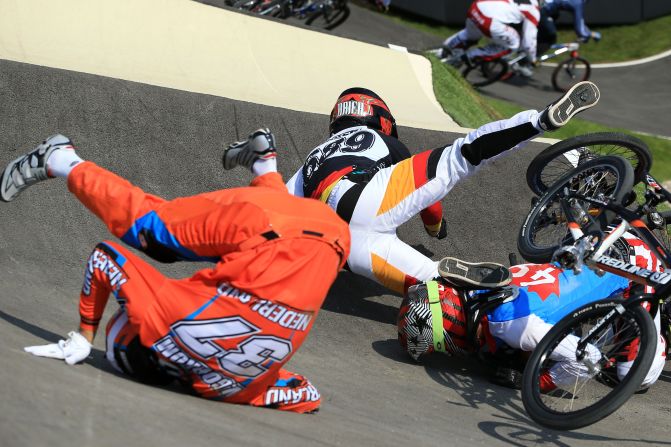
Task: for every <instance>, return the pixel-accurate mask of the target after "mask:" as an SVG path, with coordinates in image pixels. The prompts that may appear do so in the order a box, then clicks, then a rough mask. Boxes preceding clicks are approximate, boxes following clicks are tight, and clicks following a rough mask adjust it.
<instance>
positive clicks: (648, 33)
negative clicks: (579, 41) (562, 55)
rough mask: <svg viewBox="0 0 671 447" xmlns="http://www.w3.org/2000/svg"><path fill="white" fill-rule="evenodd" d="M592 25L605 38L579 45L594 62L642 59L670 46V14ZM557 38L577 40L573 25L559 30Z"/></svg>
mask: <svg viewBox="0 0 671 447" xmlns="http://www.w3.org/2000/svg"><path fill="white" fill-rule="evenodd" d="M592 29H593V30H594V31H599V32H600V33H601V35H602V40H601V41H600V42H590V43H588V44H586V45H583V46H581V47H580V52H581V53H582V55H583V56H585V58H587V59H588V60H589V61H590V62H592V63H597V62H621V61H627V60H632V59H640V58H643V57H647V56H652V55H654V54H658V53H661V52H663V51H666V50H668V49H669V48H671V15H669V16H666V17H660V18H658V19H654V20H650V21H647V22H641V23H638V24H636V25H623V26H609V27H597V26H595V27H593V28H592ZM558 40H559V41H560V42H570V41H573V40H575V33H574V32H573V29H565V30H560V31H559V33H558Z"/></svg>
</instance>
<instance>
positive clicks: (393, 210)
mask: <svg viewBox="0 0 671 447" xmlns="http://www.w3.org/2000/svg"><path fill="white" fill-rule="evenodd" d="M598 99H599V90H598V88H597V87H596V85H594V84H592V83H589V82H583V83H580V84H577V85H576V86H575V87H574V88H573V89H572V90H570V91H569V92H568V93H567V94H565V95H564V96H563V97H561V98H560V99H558V100H557V101H556V102H555V103H553V104H551V105H550V106H548V107H547V108H546V109H544V110H543V111H541V112H537V111H535V110H527V111H525V112H521V113H519V114H517V115H515V116H513V117H512V118H510V119H507V120H501V121H495V122H492V123H489V124H486V125H484V126H482V127H480V128H478V129H476V130H473V131H472V132H470V133H469V134H467V135H466V136H464V137H462V138H458V139H457V140H456V141H454V142H453V143H452V144H450V145H446V146H441V147H439V148H437V149H433V150H428V151H424V152H420V153H418V154H415V155H412V156H410V153H409V151H408V150H407V148H405V146H404V145H403V144H402V143H400V142H399V141H398V139H397V135H398V134H397V130H396V124H395V121H394V118H393V116H392V115H391V113H390V111H389V107H388V106H387V104H386V103H385V102H384V101H383V100H382V99H381V98H380V97H379V96H378V95H377V94H375V93H374V92H372V91H370V90H367V89H363V88H352V89H348V90H346V91H344V92H343V93H342V94H341V95H340V97H339V98H338V101H337V102H336V105H335V107H334V108H333V111H332V113H331V125H330V131H331V136H330V137H329V138H328V140H326V141H325V142H324V143H322V144H321V145H319V146H318V147H317V148H315V149H314V150H313V151H312V152H310V154H309V155H308V157H307V159H306V161H305V163H304V164H303V166H302V168H301V169H299V170H298V171H297V172H296V173H295V174H294V176H293V177H292V178H291V179H290V180H289V182H288V183H287V187H288V188H289V192H290V193H292V194H295V195H297V196H303V197H312V198H315V199H318V200H321V201H323V202H325V203H326V204H328V205H329V206H330V207H331V208H333V209H334V210H335V211H336V212H337V213H338V215H339V216H340V217H341V218H342V219H344V220H345V221H347V222H348V223H349V226H350V232H351V236H352V248H351V252H350V256H349V258H348V261H347V265H348V267H349V269H350V270H351V271H352V272H353V273H356V274H359V275H362V276H365V277H367V278H370V279H372V280H374V281H377V282H378V283H380V284H382V285H384V286H386V287H388V288H389V289H391V290H394V291H396V292H398V293H401V294H403V293H404V292H405V291H406V289H407V288H408V287H409V286H411V285H413V284H416V283H418V282H423V281H427V280H430V279H432V278H436V277H437V276H439V263H438V262H437V261H434V260H432V259H430V258H428V257H427V256H425V255H424V254H422V253H420V252H419V251H417V250H415V249H414V248H413V247H411V246H410V245H408V244H406V243H405V242H403V241H402V240H401V239H399V237H398V236H397V235H396V229H397V228H398V227H399V226H400V225H401V224H403V223H404V222H406V221H408V220H409V219H410V218H411V217H413V216H414V215H416V214H418V213H421V214H422V218H423V220H424V225H425V227H426V228H427V232H429V234H431V235H432V236H435V237H444V236H445V234H446V230H445V227H444V225H445V224H444V220H443V219H442V211H441V210H440V205H439V201H440V200H441V199H442V198H443V197H445V195H447V193H448V192H449V191H450V190H451V189H452V188H453V187H454V185H455V184H456V183H457V182H459V181H461V180H462V179H464V178H466V177H468V176H469V175H471V174H472V173H474V172H475V171H476V170H477V169H478V168H479V167H480V166H482V165H484V164H485V163H487V162H488V161H490V160H492V159H493V158H495V157H496V156H499V155H503V154H507V153H510V152H512V150H515V149H519V148H521V147H523V146H524V144H525V143H526V142H528V141H529V140H531V139H532V138H534V137H537V136H539V135H540V134H542V133H543V131H547V130H554V129H556V128H558V127H561V126H563V125H564V124H565V123H566V122H568V120H569V119H570V118H571V117H572V116H573V115H575V114H576V113H578V112H580V111H582V110H585V109H587V108H589V107H592V106H593V105H595V104H596V103H597V101H598ZM437 202H438V204H436V203H437ZM446 259H451V258H446ZM488 265H494V266H496V265H497V264H491V263H488ZM441 266H448V263H442V262H441ZM447 273H448V274H452V273H454V272H447ZM440 274H442V275H443V276H445V275H446V272H445V271H444V269H442V268H441V270H440ZM454 274H455V275H456V277H460V276H468V274H469V272H466V271H464V272H463V274H459V273H454ZM462 279H463V278H462ZM466 280H469V278H466ZM470 282H471V283H475V284H477V283H478V280H475V281H474V280H473V279H472V278H470ZM483 284H484V283H483ZM496 284H497V282H496V281H495V282H494V283H487V285H488V286H495V285H496Z"/></svg>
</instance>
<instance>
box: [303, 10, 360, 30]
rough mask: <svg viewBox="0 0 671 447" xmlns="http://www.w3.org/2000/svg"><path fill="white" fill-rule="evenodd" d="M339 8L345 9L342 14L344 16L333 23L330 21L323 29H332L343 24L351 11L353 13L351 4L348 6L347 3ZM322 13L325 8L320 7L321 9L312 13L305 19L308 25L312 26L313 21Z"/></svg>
mask: <svg viewBox="0 0 671 447" xmlns="http://www.w3.org/2000/svg"><path fill="white" fill-rule="evenodd" d="M339 9H340V10H341V11H343V15H342V17H339V18H338V20H336V21H335V22H333V23H330V24H329V25H328V26H325V27H324V28H323V29H326V30H332V29H333V28H335V27H337V26H340V25H342V24H343V22H345V20H347V19H348V17H349V15H350V13H351V11H350V9H349V6H348V5H347V4H345V5H343V7H342V8H339ZM322 14H324V10H323V9H319V10H317V11H315V12H313V13H312V14H310V16H309V17H308V18H307V20H306V21H305V24H306V25H308V26H312V23H313V22H314V21H315V20H316V19H317V18H319V16H321V15H322Z"/></svg>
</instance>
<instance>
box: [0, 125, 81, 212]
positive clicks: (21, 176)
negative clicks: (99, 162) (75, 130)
mask: <svg viewBox="0 0 671 447" xmlns="http://www.w3.org/2000/svg"><path fill="white" fill-rule="evenodd" d="M58 149H74V147H73V146H72V142H71V141H70V139H69V138H68V137H66V136H64V135H61V134H56V135H52V136H50V137H49V138H47V139H46V140H44V141H43V142H42V144H40V145H38V146H37V147H36V148H35V149H33V150H32V151H30V152H28V153H27V154H25V155H22V156H20V157H19V158H17V159H16V160H14V161H12V162H11V163H9V164H8V165H7V167H6V168H5V170H4V171H3V172H2V179H1V180H0V199H2V201H3V202H11V201H12V200H14V199H15V198H16V197H17V196H18V195H19V194H20V193H21V192H22V191H23V190H24V189H26V188H28V187H29V186H32V185H34V184H35V183H37V182H41V181H43V180H47V179H48V178H50V177H49V175H48V173H47V159H48V158H49V156H50V155H51V154H52V153H53V152H54V151H55V150H58Z"/></svg>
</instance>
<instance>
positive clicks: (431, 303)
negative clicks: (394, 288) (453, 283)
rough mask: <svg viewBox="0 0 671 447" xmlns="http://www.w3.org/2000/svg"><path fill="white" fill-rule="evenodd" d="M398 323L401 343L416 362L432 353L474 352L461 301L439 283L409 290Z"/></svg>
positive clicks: (456, 295) (424, 284)
mask: <svg viewBox="0 0 671 447" xmlns="http://www.w3.org/2000/svg"><path fill="white" fill-rule="evenodd" d="M397 323H398V341H399V343H401V346H402V347H403V349H405V351H406V352H407V353H408V354H410V356H411V357H412V358H413V359H415V360H417V361H419V360H422V358H424V357H425V356H426V355H428V354H431V353H433V352H443V353H446V354H450V355H463V354H466V353H468V352H469V351H471V349H470V347H469V343H468V340H467V338H466V331H467V329H466V315H465V312H464V307H463V303H462V299H461V298H460V296H459V294H457V293H456V292H455V291H454V290H453V289H452V288H450V287H447V286H445V285H443V284H441V283H439V282H438V281H428V282H426V283H422V284H417V285H415V286H412V287H410V288H409V289H408V292H407V294H406V297H405V298H404V299H403V303H402V304H401V309H400V310H399V314H398V322H397Z"/></svg>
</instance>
